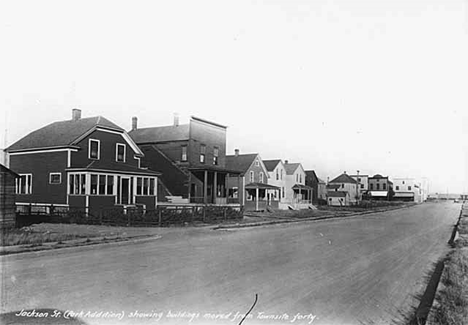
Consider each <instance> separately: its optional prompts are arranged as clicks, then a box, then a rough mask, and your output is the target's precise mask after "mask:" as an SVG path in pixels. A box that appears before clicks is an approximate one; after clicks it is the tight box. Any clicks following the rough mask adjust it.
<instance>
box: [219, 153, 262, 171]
mask: <svg viewBox="0 0 468 325" xmlns="http://www.w3.org/2000/svg"><path fill="white" fill-rule="evenodd" d="M257 156H258V153H251V154H245V155H237V156H236V155H232V156H226V169H231V170H237V171H239V172H241V173H245V172H246V171H247V169H249V167H250V165H252V163H253V162H254V160H255V158H257Z"/></svg>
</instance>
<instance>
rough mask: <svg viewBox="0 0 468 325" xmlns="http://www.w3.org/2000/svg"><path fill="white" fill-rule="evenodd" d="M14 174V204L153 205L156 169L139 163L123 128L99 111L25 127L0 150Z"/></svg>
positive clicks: (90, 210)
mask: <svg viewBox="0 0 468 325" xmlns="http://www.w3.org/2000/svg"><path fill="white" fill-rule="evenodd" d="M5 151H6V152H7V154H8V156H9V162H10V168H11V169H12V170H14V171H15V172H16V173H17V174H19V178H18V179H17V181H16V194H17V205H45V206H50V207H52V206H54V207H67V208H78V209H83V210H84V211H86V212H87V213H90V214H93V213H97V211H99V210H101V209H103V208H107V207H113V206H121V207H124V208H125V207H131V206H135V205H142V206H145V207H146V208H147V209H154V207H155V206H156V202H157V183H158V176H159V175H160V173H158V172H156V171H153V170H150V169H147V168H142V167H141V165H140V161H141V159H142V158H143V157H144V154H143V153H142V152H141V150H140V148H138V146H137V145H136V143H135V142H134V141H133V140H132V139H131V138H130V137H129V136H128V134H127V132H125V130H124V129H122V128H121V127H119V126H118V125H116V124H114V123H113V122H111V121H109V120H108V119H106V118H104V117H102V116H95V117H88V118H81V110H79V109H74V110H73V112H72V119H71V120H66V121H59V122H55V123H52V124H49V125H47V126H44V127H42V128H40V129H38V130H35V131H33V132H31V133H30V134H28V135H26V136H25V137H23V138H22V139H20V140H18V141H17V142H15V143H14V144H12V145H11V146H10V147H8V148H7V149H6V150H5Z"/></svg>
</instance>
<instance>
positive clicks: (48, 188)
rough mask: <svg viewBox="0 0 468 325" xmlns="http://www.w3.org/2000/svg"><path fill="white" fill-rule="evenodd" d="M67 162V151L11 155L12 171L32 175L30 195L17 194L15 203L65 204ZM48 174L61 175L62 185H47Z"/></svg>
mask: <svg viewBox="0 0 468 325" xmlns="http://www.w3.org/2000/svg"><path fill="white" fill-rule="evenodd" d="M67 161H68V152H67V151H60V152H49V153H35V154H25V155H11V156H10V168H11V169H12V170H14V171H15V172H16V173H18V174H32V194H18V195H17V197H16V202H25V203H46V204H47V203H49V204H66V203H67V175H66V173H65V168H66V167H67ZM50 172H60V173H62V183H61V184H49V173H50Z"/></svg>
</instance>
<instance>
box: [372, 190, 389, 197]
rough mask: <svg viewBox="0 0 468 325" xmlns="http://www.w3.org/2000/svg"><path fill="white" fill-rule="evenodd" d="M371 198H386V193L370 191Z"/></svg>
mask: <svg viewBox="0 0 468 325" xmlns="http://www.w3.org/2000/svg"><path fill="white" fill-rule="evenodd" d="M370 195H371V196H375V197H386V196H387V195H388V192H387V191H370Z"/></svg>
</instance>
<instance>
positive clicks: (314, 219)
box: [211, 205, 411, 230]
mask: <svg viewBox="0 0 468 325" xmlns="http://www.w3.org/2000/svg"><path fill="white" fill-rule="evenodd" d="M408 207H411V206H408V205H404V206H399V207H394V208H393V207H392V208H390V209H384V210H373V211H364V212H356V213H350V214H337V215H333V216H324V217H312V218H302V219H287V220H274V221H261V222H252V223H244V224H234V225H218V226H214V227H212V228H211V229H212V230H223V229H236V228H247V227H261V226H268V225H277V224H283V223H298V222H309V221H320V220H328V219H344V218H348V217H355V216H361V215H365V214H373V213H381V212H386V211H393V210H398V209H404V208H408Z"/></svg>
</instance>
